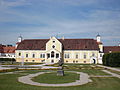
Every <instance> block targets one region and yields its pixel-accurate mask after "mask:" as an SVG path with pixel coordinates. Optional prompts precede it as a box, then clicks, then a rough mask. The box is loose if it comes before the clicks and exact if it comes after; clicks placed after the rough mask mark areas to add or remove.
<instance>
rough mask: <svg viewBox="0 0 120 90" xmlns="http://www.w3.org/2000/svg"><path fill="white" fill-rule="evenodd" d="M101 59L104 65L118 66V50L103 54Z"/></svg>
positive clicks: (119, 58)
mask: <svg viewBox="0 0 120 90" xmlns="http://www.w3.org/2000/svg"><path fill="white" fill-rule="evenodd" d="M102 60H103V65H105V66H111V67H120V52H116V53H108V54H105V55H104V56H103V59H102Z"/></svg>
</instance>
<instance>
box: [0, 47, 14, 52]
mask: <svg viewBox="0 0 120 90" xmlns="http://www.w3.org/2000/svg"><path fill="white" fill-rule="evenodd" d="M2 53H15V47H13V46H6V47H3V51H2Z"/></svg>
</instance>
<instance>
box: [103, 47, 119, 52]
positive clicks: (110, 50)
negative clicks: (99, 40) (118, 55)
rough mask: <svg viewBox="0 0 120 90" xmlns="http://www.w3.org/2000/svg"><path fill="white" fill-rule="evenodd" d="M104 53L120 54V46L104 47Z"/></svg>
mask: <svg viewBox="0 0 120 90" xmlns="http://www.w3.org/2000/svg"><path fill="white" fill-rule="evenodd" d="M103 50H104V53H110V52H120V46H104V48H103Z"/></svg>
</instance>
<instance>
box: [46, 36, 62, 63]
mask: <svg viewBox="0 0 120 90" xmlns="http://www.w3.org/2000/svg"><path fill="white" fill-rule="evenodd" d="M61 53H62V44H61V42H60V41H59V40H58V39H56V38H55V37H51V38H50V40H49V41H48V42H47V43H46V62H48V63H57V62H58V61H59V60H60V58H61V57H62V56H61V55H62V54H61Z"/></svg>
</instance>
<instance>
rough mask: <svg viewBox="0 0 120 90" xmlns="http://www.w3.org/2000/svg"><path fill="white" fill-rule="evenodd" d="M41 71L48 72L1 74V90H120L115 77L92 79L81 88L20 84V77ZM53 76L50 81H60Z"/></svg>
mask: <svg viewBox="0 0 120 90" xmlns="http://www.w3.org/2000/svg"><path fill="white" fill-rule="evenodd" d="M77 66H78V65H77ZM83 67H84V66H83ZM89 67H91V66H89ZM73 70H74V71H80V72H85V73H88V74H89V75H107V74H106V73H104V72H102V71H101V70H102V69H87V68H85V69H71V70H70V71H73ZM40 71H42V72H43V71H46V70H27V71H24V72H19V73H15V74H0V90H119V89H120V79H119V78H115V77H106V78H103V77H102V78H97V77H92V78H91V79H92V81H93V82H91V83H88V84H85V85H81V86H71V87H39V86H33V85H27V84H23V83H20V82H18V77H20V76H24V75H28V74H32V73H37V72H40ZM67 71H68V69H67ZM49 72H50V71H49ZM52 74H53V73H52ZM52 74H51V75H49V76H48V75H47V77H49V79H50V77H52V78H54V80H56V79H59V77H57V78H56V77H54V75H53V76H52ZM66 75H67V73H66ZM73 76H74V75H73ZM42 77H44V76H42ZM68 77H69V76H68ZM66 78H67V77H66ZM42 79H43V78H42ZM44 79H45V77H44ZM70 79H71V77H70ZM63 80H64V79H63ZM51 82H52V81H51Z"/></svg>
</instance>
